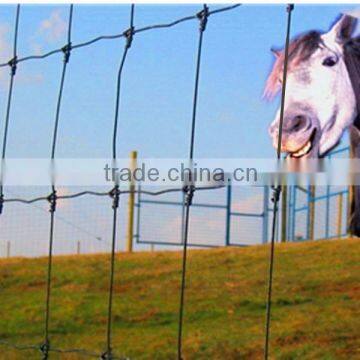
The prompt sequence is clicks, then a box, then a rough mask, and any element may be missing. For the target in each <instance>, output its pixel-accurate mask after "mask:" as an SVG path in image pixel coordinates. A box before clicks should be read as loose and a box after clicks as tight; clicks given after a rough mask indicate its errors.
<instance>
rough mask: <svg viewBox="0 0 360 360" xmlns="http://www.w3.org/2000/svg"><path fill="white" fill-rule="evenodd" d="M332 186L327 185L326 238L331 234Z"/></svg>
mask: <svg viewBox="0 0 360 360" xmlns="http://www.w3.org/2000/svg"><path fill="white" fill-rule="evenodd" d="M329 227H330V186H329V185H327V187H326V213H325V239H328V238H329V235H330V229H329Z"/></svg>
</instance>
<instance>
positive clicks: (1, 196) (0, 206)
mask: <svg viewBox="0 0 360 360" xmlns="http://www.w3.org/2000/svg"><path fill="white" fill-rule="evenodd" d="M3 208H4V194H0V214H2V212H3Z"/></svg>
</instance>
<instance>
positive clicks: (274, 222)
mask: <svg viewBox="0 0 360 360" xmlns="http://www.w3.org/2000/svg"><path fill="white" fill-rule="evenodd" d="M293 9H294V5H292V4H289V5H288V6H287V8H286V11H287V14H288V16H287V29H286V43H285V50H284V68H283V81H282V92H281V107H280V120H279V133H278V147H277V159H278V160H280V159H281V140H282V129H283V123H284V109H285V95H286V80H287V70H288V60H289V45H290V29H291V13H292V11H293ZM280 192H281V184H276V185H275V186H274V188H273V196H272V201H273V203H274V210H273V219H272V229H271V244H270V261H269V278H268V292H267V301H266V325H265V346H264V359H265V360H267V359H268V357H269V338H270V320H271V298H272V284H273V272H274V256H275V237H276V226H277V213H278V206H279V200H280Z"/></svg>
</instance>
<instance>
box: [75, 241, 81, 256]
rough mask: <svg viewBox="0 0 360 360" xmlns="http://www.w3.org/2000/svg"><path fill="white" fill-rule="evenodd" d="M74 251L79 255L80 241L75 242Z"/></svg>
mask: <svg viewBox="0 0 360 360" xmlns="http://www.w3.org/2000/svg"><path fill="white" fill-rule="evenodd" d="M76 253H77V254H78V255H80V241H78V242H77V248H76Z"/></svg>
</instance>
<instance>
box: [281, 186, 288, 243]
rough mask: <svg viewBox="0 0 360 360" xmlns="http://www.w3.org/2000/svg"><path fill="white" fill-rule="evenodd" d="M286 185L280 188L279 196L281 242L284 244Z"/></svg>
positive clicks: (285, 236)
mask: <svg viewBox="0 0 360 360" xmlns="http://www.w3.org/2000/svg"><path fill="white" fill-rule="evenodd" d="M287 190H288V187H287V185H283V186H282V194H281V242H283V243H284V242H286V238H287V205H288V204H287Z"/></svg>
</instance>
